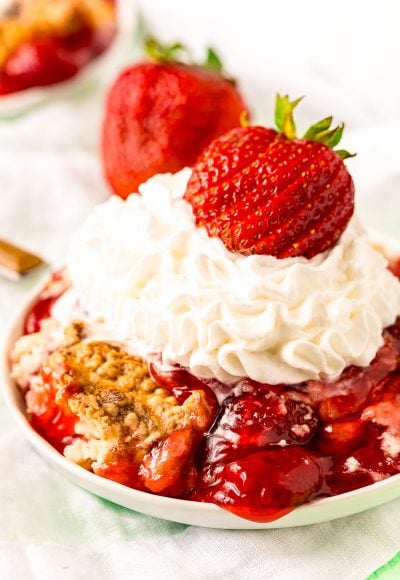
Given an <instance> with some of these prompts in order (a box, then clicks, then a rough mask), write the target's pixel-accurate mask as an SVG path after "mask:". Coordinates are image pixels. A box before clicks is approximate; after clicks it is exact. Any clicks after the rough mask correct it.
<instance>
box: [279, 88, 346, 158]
mask: <svg viewBox="0 0 400 580" xmlns="http://www.w3.org/2000/svg"><path fill="white" fill-rule="evenodd" d="M302 99H303V97H300V98H299V99H296V100H295V101H290V100H289V96H288V95H285V96H283V97H281V95H279V94H278V95H277V96H276V105H275V123H276V126H277V128H278V130H279V131H280V132H281V133H283V135H285V137H287V138H288V139H296V124H295V122H294V117H293V110H294V108H295V107H297V105H298V104H299V103H300V101H301V100H302ZM332 120H333V119H332V117H325V119H321V121H318V123H315V124H314V125H312V126H311V127H310V128H309V129H308V130H307V131H306V132H305V133H304V135H303V139H307V140H310V141H317V142H318V143H323V144H324V145H326V146H327V147H330V148H331V149H334V147H336V145H338V144H339V143H340V140H341V138H342V136H343V131H344V127H345V126H344V123H340V124H339V125H338V126H337V127H334V128H333V129H331V125H332ZM334 151H335V149H334ZM335 152H336V153H337V154H338V155H339V156H340V157H341V158H342V159H348V158H349V157H354V156H355V153H349V152H348V151H346V150H345V149H339V150H336V151H335Z"/></svg>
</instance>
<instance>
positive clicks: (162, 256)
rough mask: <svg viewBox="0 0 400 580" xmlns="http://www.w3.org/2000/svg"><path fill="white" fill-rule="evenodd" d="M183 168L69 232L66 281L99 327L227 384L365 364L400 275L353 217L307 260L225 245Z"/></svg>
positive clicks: (391, 313) (334, 372)
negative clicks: (190, 190)
mask: <svg viewBox="0 0 400 580" xmlns="http://www.w3.org/2000/svg"><path fill="white" fill-rule="evenodd" d="M190 174H191V171H190V169H184V170H182V171H181V172H179V173H176V174H175V175H171V174H164V175H158V176H155V177H153V178H151V179H150V180H148V181H147V182H146V183H144V184H142V185H141V186H140V188H139V191H140V194H141V195H137V194H133V195H131V196H129V197H128V199H127V200H126V201H123V200H121V199H120V198H118V197H112V198H110V199H109V200H108V201H106V202H105V203H104V204H102V205H100V206H98V207H96V208H95V210H94V212H93V214H92V215H91V216H89V217H88V219H87V220H86V222H85V223H84V225H83V226H82V227H81V229H80V230H79V231H78V233H77V234H76V235H75V237H74V239H73V242H72V245H71V249H70V254H69V260H68V267H69V270H70V274H71V277H72V281H73V286H74V288H75V290H76V292H77V293H78V296H79V299H80V301H81V304H83V305H84V307H85V308H86V309H87V310H88V312H89V315H90V316H91V317H94V318H97V319H99V320H102V321H103V322H102V323H103V324H104V328H106V327H107V336H109V334H110V329H111V334H112V335H113V336H115V340H118V341H121V342H123V343H125V344H126V345H127V347H128V348H129V349H130V350H132V351H134V352H137V353H138V354H141V355H142V356H147V355H148V354H151V353H155V352H161V353H162V355H163V359H164V360H165V361H166V362H167V363H178V364H180V365H182V366H185V367H188V368H189V369H190V370H191V372H192V373H193V374H195V375H197V376H200V377H204V378H213V377H215V378H217V379H218V380H220V381H223V382H227V383H231V382H235V381H237V380H239V379H240V378H242V377H250V378H252V379H254V380H256V381H260V382H264V383H270V384H279V383H284V384H295V383H298V382H302V381H304V380H308V379H318V378H328V379H334V378H336V377H337V376H339V375H340V374H341V372H342V371H343V370H344V368H345V367H347V366H349V365H357V366H366V365H368V364H369V363H370V361H371V360H372V359H373V358H374V356H375V354H376V352H377V350H378V348H379V347H380V346H381V344H382V342H383V341H382V331H383V329H384V328H385V327H387V326H389V325H390V324H392V323H393V322H394V321H395V319H396V317H397V316H398V315H399V314H400V283H399V281H398V280H397V279H396V278H395V277H394V276H393V275H392V274H391V273H390V272H389V271H388V270H387V262H386V260H385V258H384V257H383V255H382V254H381V253H380V252H379V251H378V250H376V249H375V248H374V247H373V246H372V244H371V242H370V240H369V237H368V234H367V232H366V231H365V229H364V228H363V227H362V226H361V224H360V223H359V221H358V219H357V217H353V218H352V220H351V221H350V223H349V225H348V227H347V229H346V230H345V232H344V233H343V235H342V237H341V238H340V240H339V242H338V243H337V245H336V246H335V247H334V248H332V249H331V250H329V251H327V252H324V253H322V254H319V255H317V256H315V257H314V258H312V259H311V260H308V259H307V258H303V257H297V258H286V259H277V258H275V257H273V256H264V255H253V256H244V255H241V254H234V253H231V252H229V251H228V250H227V249H226V248H225V246H224V244H223V243H222V241H221V240H220V239H219V238H210V237H209V236H208V234H207V232H206V231H205V229H204V228H198V227H196V226H195V222H194V217H193V214H192V210H191V206H190V205H189V204H188V203H187V202H186V201H185V200H184V199H183V194H184V191H185V188H186V184H187V181H188V179H189V177H190Z"/></svg>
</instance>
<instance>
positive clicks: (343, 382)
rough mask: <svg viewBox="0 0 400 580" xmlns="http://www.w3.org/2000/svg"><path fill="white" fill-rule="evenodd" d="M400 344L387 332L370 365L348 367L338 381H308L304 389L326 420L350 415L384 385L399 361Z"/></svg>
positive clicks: (322, 417) (321, 416)
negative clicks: (399, 346) (383, 342)
mask: <svg viewBox="0 0 400 580" xmlns="http://www.w3.org/2000/svg"><path fill="white" fill-rule="evenodd" d="M398 356H399V353H398V345H397V343H396V341H395V340H394V338H393V336H392V335H391V334H389V333H386V334H385V344H384V345H383V346H382V347H381V348H380V349H379V350H378V352H377V354H376V356H375V358H374V360H373V361H372V362H371V363H370V365H369V366H367V367H354V366H352V367H348V368H347V369H346V370H345V371H344V372H343V373H342V374H341V376H340V377H339V378H338V379H337V380H336V381H331V382H327V381H308V382H307V383H306V385H305V390H306V392H307V394H308V395H309V396H310V398H311V401H312V402H313V403H314V404H316V406H317V408H318V414H319V416H320V418H321V419H322V420H323V421H328V422H329V421H333V420H336V419H340V418H343V417H348V416H350V415H353V414H354V413H356V412H357V411H359V410H360V409H361V408H362V407H363V406H364V405H365V404H366V402H367V399H368V397H369V396H370V395H371V394H372V392H373V391H374V390H376V389H379V388H380V387H382V386H383V384H384V381H385V379H386V378H387V377H388V376H389V374H390V373H391V372H392V371H394V370H395V369H396V367H397V364H398Z"/></svg>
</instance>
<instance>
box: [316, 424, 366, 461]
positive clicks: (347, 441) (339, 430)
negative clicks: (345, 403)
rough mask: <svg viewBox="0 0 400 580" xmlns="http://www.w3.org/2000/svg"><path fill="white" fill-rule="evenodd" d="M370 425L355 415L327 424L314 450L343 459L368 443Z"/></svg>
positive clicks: (319, 434)
mask: <svg viewBox="0 0 400 580" xmlns="http://www.w3.org/2000/svg"><path fill="white" fill-rule="evenodd" d="M369 435H370V431H369V429H368V425H367V424H366V423H365V422H364V421H362V420H361V419H360V416H359V415H354V416H352V417H349V418H346V419H339V420H338V421H333V422H332V423H327V424H325V425H323V427H322V428H321V429H320V430H319V432H318V434H317V436H316V437H315V440H314V448H315V449H317V451H319V452H320V453H322V454H323V455H327V456H330V457H343V456H347V455H349V454H350V453H352V452H353V451H354V450H355V449H358V448H359V447H362V445H363V444H365V443H366V442H368V440H369Z"/></svg>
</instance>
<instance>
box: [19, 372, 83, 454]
mask: <svg viewBox="0 0 400 580" xmlns="http://www.w3.org/2000/svg"><path fill="white" fill-rule="evenodd" d="M30 411H31V424H32V426H33V427H34V429H35V430H36V431H38V432H39V433H40V434H41V435H42V436H43V437H44V438H45V439H47V441H49V443H51V444H52V445H53V446H54V447H55V448H56V449H58V450H59V451H60V452H63V450H64V447H65V446H66V445H68V444H69V443H71V440H72V439H73V438H74V437H75V431H74V428H75V424H76V422H77V417H76V416H75V415H73V413H72V412H71V411H70V410H69V408H68V406H67V405H64V404H61V403H60V401H56V392H55V390H54V388H53V387H52V385H51V384H50V383H48V382H44V383H43V385H42V386H41V388H38V387H36V388H35V390H34V391H31V392H30Z"/></svg>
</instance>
